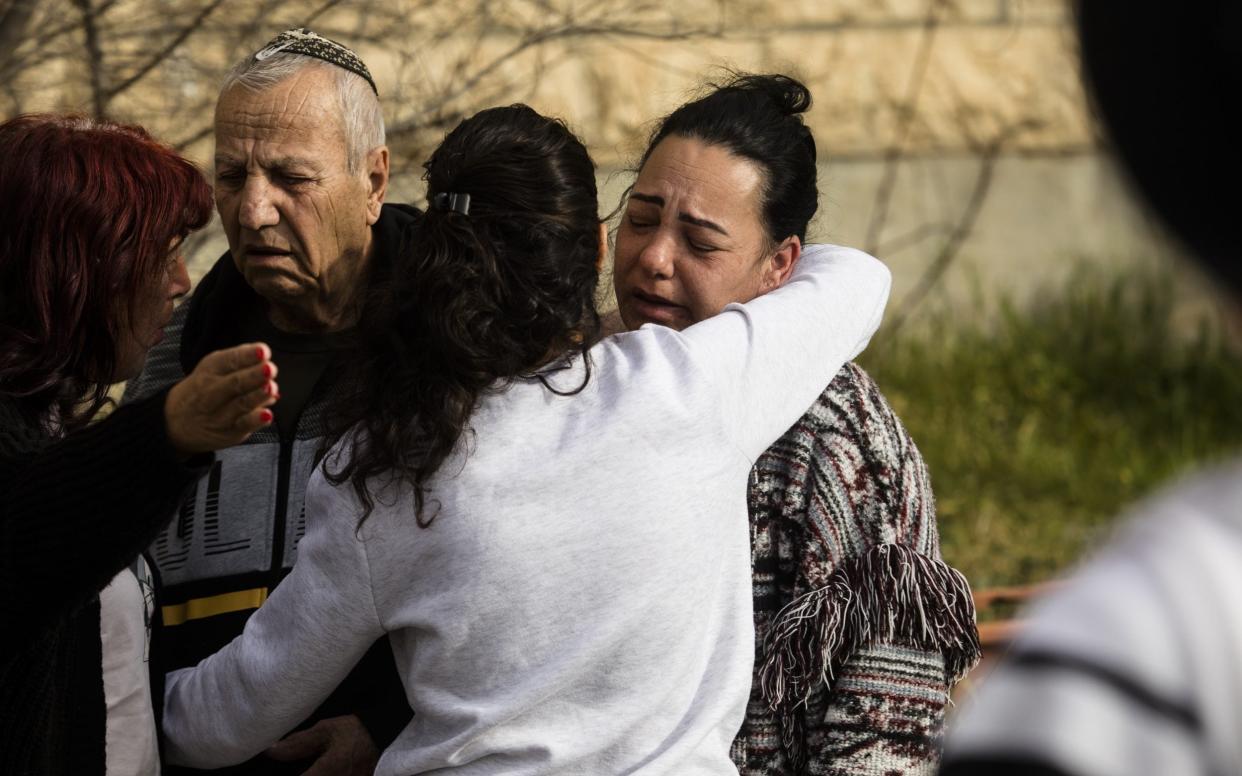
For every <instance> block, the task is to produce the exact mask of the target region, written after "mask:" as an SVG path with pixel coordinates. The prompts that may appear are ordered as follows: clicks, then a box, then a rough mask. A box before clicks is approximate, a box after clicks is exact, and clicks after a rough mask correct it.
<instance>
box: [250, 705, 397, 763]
mask: <svg viewBox="0 0 1242 776" xmlns="http://www.w3.org/2000/svg"><path fill="white" fill-rule="evenodd" d="M267 756H268V757H270V758H272V759H273V760H280V761H281V762H293V761H295V760H308V759H310V758H312V757H314V758H316V759H315V763H314V764H313V765H311V767H310V770H308V771H306V772H305V773H303V774H302V776H370V774H372V773H374V772H375V766H376V764H377V763H378V762H379V756H380V753H379V749H377V748H376V747H375V742H374V741H372V740H371V734H370V733H368V732H367V729H366V728H365V727H363V726H362V720H360V719H358V717H357V716H355V715H353V714H351V715H349V716H346V717H332V718H331V719H325V720H323V721H321V722H319V723H317V724H316V725H315V726H314V727H312V728H310V729H309V730H302V731H299V732H297V733H292V734H290V735H288V736H285V737H284V738H283V739H281V740H280V741H277V742H276V743H275V744H272V746H271V747H269V748H268V750H267Z"/></svg>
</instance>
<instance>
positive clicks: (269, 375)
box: [263, 361, 272, 380]
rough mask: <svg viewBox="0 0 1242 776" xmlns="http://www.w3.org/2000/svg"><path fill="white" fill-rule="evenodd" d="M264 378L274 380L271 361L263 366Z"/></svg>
mask: <svg viewBox="0 0 1242 776" xmlns="http://www.w3.org/2000/svg"><path fill="white" fill-rule="evenodd" d="M263 376H264V377H266V378H267V379H269V380H271V379H272V362H270V361H269V362H267V363H266V364H264V365H263Z"/></svg>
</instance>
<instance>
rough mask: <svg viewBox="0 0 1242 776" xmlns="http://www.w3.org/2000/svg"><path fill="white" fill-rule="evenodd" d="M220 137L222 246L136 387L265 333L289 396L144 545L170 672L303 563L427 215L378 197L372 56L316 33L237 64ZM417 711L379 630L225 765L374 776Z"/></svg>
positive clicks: (383, 183)
mask: <svg viewBox="0 0 1242 776" xmlns="http://www.w3.org/2000/svg"><path fill="white" fill-rule="evenodd" d="M215 135H216V155H215V196H216V207H217V209H218V211H219V213H220V220H221V222H222V224H223V227H224V230H225V233H226V234H227V236H228V243H229V252H228V254H226V255H225V256H223V257H221V258H220V260H219V261H218V262H217V263H216V265H215V266H214V267H213V268H212V269H211V271H210V272H208V274H207V275H206V277H204V278H203V280H202V282H201V283H200V284H199V286H198V289H197V291H196V293H195V294H194V296H193V298H192V299H190V301H188V302H187V303H186V304H184V305H182V307H181V308H180V309H179V310H178V311H177V314H176V317H175V318H174V319H173V321H172V323H171V325H170V326H168V327H167V329H166V334H167V336H166V339H165V340H164V341H163V342H162V343H161V344H160V345H159V346H157V347H156V348H155V349H153V350H152V351H151V354H150V356H149V357H148V360H147V364H146V368H145V369H144V371H143V373H142V375H141V376H140V377H139V378H138V379H137V380H135V381H134V382H133V383H131V385H130V387H129V389H128V391H127V393H126V399H127V400H130V399H136V398H140V397H142V396H145V395H148V394H150V393H152V392H154V391H157V390H159V389H161V388H162V387H164V386H167V385H169V384H170V383H172V382H174V381H176V380H179V379H181V377H182V376H183V375H184V374H186V373H188V372H189V371H191V370H192V369H193V367H194V365H195V364H196V363H197V362H198V360H199V359H200V358H202V356H203V355H205V354H206V353H208V352H210V351H212V350H215V349H217V348H220V347H225V346H227V345H231V344H235V343H239V342H245V341H250V340H261V341H264V342H267V343H270V345H271V348H272V352H273V360H274V361H276V362H277V363H278V364H279V365H280V391H281V394H282V395H281V396H280V400H279V402H278V403H277V405H276V406H275V408H274V409H275V415H276V422H275V423H274V424H273V426H272V427H271V428H269V429H267V430H264V431H261V432H260V433H258V434H255V435H254V436H253V437H251V439H250V440H249V442H247V443H246V444H243V445H239V446H237V447H234V448H230V449H228V450H225V451H223V452H221V453H220V454H219V456H218V461H217V463H216V464H215V466H214V467H213V468H212V470H211V472H210V474H209V475H208V477H206V478H205V479H204V480H203V481H202V482H201V483H200V485H199V487H198V490H197V492H196V493H195V494H194V495H193V496H192V497H191V498H190V499H189V500H188V501H187V502H186V504H185V506H184V507H183V508H182V510H181V512H180V514H179V515H178V516H177V518H176V519H174V520H173V522H172V524H171V525H170V527H169V528H168V530H166V531H165V532H164V533H163V534H161V535H160V536H159V537H158V539H157V540H156V542H155V544H154V545H153V546H152V548H151V553H150V554H151V556H152V557H153V560H154V564H155V567H156V569H157V572H158V579H159V582H160V594H159V598H160V600H159V603H160V604H161V606H160V613H161V615H162V619H163V622H162V626H161V627H159V628H158V629H157V632H156V634H155V636H154V638H153V645H154V648H153V659H152V664H153V668H154V671H155V673H156V674H158V675H160V676H159V678H160V679H162V673H163V672H166V671H170V670H173V669H177V668H183V667H186V666H192V665H194V664H196V663H197V662H198V661H199V660H201V659H202V658H204V657H206V656H208V655H210V654H212V653H213V652H215V651H217V650H218V649H220V648H221V647H222V646H224V645H225V644H227V643H228V642H229V641H230V640H232V639H233V637H235V636H237V635H238V634H239V633H240V632H241V631H242V628H243V626H244V625H245V623H246V620H247V619H248V618H249V616H250V614H251V613H252V612H253V611H254V610H255V609H256V608H257V607H258V606H259V605H260V604H262V603H263V601H264V600H265V599H266V597H267V595H268V594H269V592H270V591H271V590H272V588H273V587H275V586H276V585H277V584H278V583H279V582H280V580H281V579H282V578H283V577H284V576H285V575H286V574H287V573H288V572H289V569H290V568H291V567H292V566H293V563H294V559H295V557H296V549H297V543H298V540H299V539H300V538H301V536H302V533H303V531H304V516H303V507H302V502H303V494H304V491H305V488H306V483H307V480H308V479H309V477H310V474H311V471H312V469H313V467H314V465H315V463H316V453H317V449H318V447H319V445H320V442H321V437H322V436H323V434H324V433H325V419H326V418H325V412H326V405H327V403H328V401H329V399H330V398H331V396H332V393H333V390H334V382H335V381H334V379H333V378H334V369H333V365H334V363H335V362H336V360H337V358H338V355H339V354H340V353H341V348H342V347H343V345H344V344H345V342H346V341H347V339H348V336H349V331H350V329H351V328H352V327H353V326H354V325H355V323H356V322H357V320H358V316H359V312H360V310H361V304H362V298H363V295H364V292H365V290H366V288H367V285H368V281H369V279H370V278H371V277H372V276H373V274H374V273H375V272H376V271H377V269H379V270H381V271H382V267H383V266H384V265H385V263H386V262H387V261H388V258H389V257H390V256H391V254H392V253H393V252H394V251H396V250H397V247H398V245H399V243H400V240H401V238H402V235H403V233H404V231H405V229H406V228H407V227H408V226H410V225H412V224H413V223H414V221H415V219H416V218H417V216H418V212H417V211H416V210H414V209H413V208H409V207H405V206H400V205H395V206H394V205H384V204H383V202H384V195H385V192H386V189H387V186H388V149H387V147H386V146H385V145H384V123H383V116H382V113H381V110H380V105H379V100H378V97H377V93H376V90H375V84H374V81H373V80H372V78H371V75H370V73H369V72H368V70H367V68H366V66H365V65H364V64H363V63H362V62H361V61H360V60H359V59H358V58H357V57H356V56H355V55H354V54H353V52H351V51H349V50H348V49H346V48H345V47H343V46H341V45H339V44H337V43H335V42H332V41H330V40H327V39H326V38H322V37H320V36H318V35H316V34H314V33H312V32H309V31H306V30H290V31H287V32H284V33H282V34H281V35H279V36H277V37H276V38H275V39H274V40H272V42H271V43H270V44H268V46H266V47H265V48H263V49H262V50H260V51H258V52H257V53H255V54H254V55H252V56H250V57H247V58H246V59H245V60H243V61H242V62H241V63H239V64H238V65H237V66H236V67H234V68H233V70H232V71H231V72H230V73H229V75H228V76H227V77H226V79H225V82H224V86H223V88H222V90H221V93H220V98H219V101H218V103H217V106H216V114H215ZM160 687H162V684H160V683H159V682H158V681H157V689H156V702H157V703H158V702H159V701H160V700H161V693H160V690H159V688H160ZM409 718H410V710H409V707H408V705H407V704H406V701H405V698H404V695H403V694H402V690H401V684H400V681H399V679H398V678H397V675H396V669H395V666H394V665H393V661H392V654H391V651H390V650H389V648H388V645H387V643H386V642H379V643H377V644H376V645H375V646H374V647H373V648H372V649H371V651H370V653H368V655H367V657H366V658H364V659H363V661H362V662H361V663H359V664H358V667H357V668H356V669H355V670H354V673H353V674H352V675H351V676H350V678H349V679H348V680H347V681H346V682H345V683H344V684H342V685H341V687H340V688H339V689H338V690H337V692H336V693H335V694H334V695H333V697H332V698H330V699H329V700H328V701H327V702H326V703H325V704H324V706H323V707H321V708H320V709H319V711H318V712H317V714H316V715H315V716H314V717H313V718H312V719H311V720H308V721H307V725H306V726H304V727H308V728H309V729H306V730H303V731H301V732H298V733H294V734H293V735H291V736H289V737H288V738H286V739H285V740H284V741H282V742H281V743H279V744H277V745H276V746H275V747H273V748H272V749H271V750H269V752H268V753H267V755H266V756H264V757H260V758H256V760H254V761H251V762H250V763H247V764H246V765H243V766H240V767H239V768H237V769H234V770H230V771H229V773H237V774H241V773H262V774H271V773H281V772H283V771H282V770H281V768H282V767H283V768H288V769H289V772H291V773H302V772H303V771H304V770H306V767H307V764H308V762H309V761H312V760H313V761H314V762H315V764H316V769H315V773H317V774H318V773H324V774H327V773H371V771H372V770H373V769H374V766H375V762H376V759H377V757H378V752H379V750H382V749H383V748H384V747H385V746H386V745H387V744H388V743H389V742H390V741H391V740H392V738H393V737H395V735H396V734H397V732H399V731H400V729H401V728H402V727H403V726H404V725H405V724H406V722H408V721H409ZM278 761H285V762H283V763H282V762H278ZM177 772H182V771H179V770H177V769H175V768H169V769H167V770H166V773H177Z"/></svg>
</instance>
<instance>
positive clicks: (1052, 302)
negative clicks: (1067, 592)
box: [860, 275, 1242, 589]
mask: <svg viewBox="0 0 1242 776" xmlns="http://www.w3.org/2000/svg"><path fill="white" fill-rule="evenodd" d="M1169 281H1170V279H1169V278H1167V277H1153V276H1131V277H1128V278H1126V279H1122V280H1117V279H1102V278H1099V277H1091V276H1088V275H1079V276H1077V277H1075V278H1074V279H1073V280H1072V282H1070V283H1069V284H1068V285H1067V286H1066V288H1064V289H1061V290H1060V292H1059V293H1056V294H1053V295H1045V296H1044V297H1043V301H1042V302H1039V303H1034V304H1031V305H1029V306H1027V307H1025V308H1024V309H1016V308H1015V306H1014V305H1012V304H1009V303H1005V302H1002V303H1000V304H999V305H998V306H997V310H996V311H995V314H991V313H989V314H980V315H976V316H973V320H972V321H968V322H963V320H962V315H961V314H960V312H959V313H958V314H957V315H954V316H949V315H941V316H931V317H930V320H928V319H927V318H924V319H922V321H921V322H920V323H917V324H915V323H911V324H908V325H907V327H906V329H905V330H903V331H902V332H901V333H900V334H899V335H898V336H896V337H886V336H885V333H884V332H883V331H881V332H880V334H879V335H877V337H876V338H875V339H874V340H873V343H872V347H871V349H870V350H868V351H867V353H866V354H864V356H863V357H862V358H861V359H860V360H861V362H862V364H863V366H864V367H865V368H866V369H867V370H868V371H869V372H870V373H871V374H872V375H873V376H874V377H875V379H876V381H877V382H878V383H879V384H880V386H881V388H882V389H883V390H884V392H885V394H886V395H887V396H888V398H889V400H890V401H891V402H892V404H893V406H894V407H895V408H896V410H897V413H898V414H899V416H900V417H901V418H902V420H903V422H904V423H905V424H906V426H907V427H908V428H909V430H910V433H911V435H912V436H913V437H914V440H915V442H916V443H917V444H918V446H919V449H920V450H921V451H922V452H923V455H924V457H925V458H926V460H927V464H928V467H929V468H930V470H931V474H932V485H933V487H934V489H935V491H936V496H937V501H938V506H939V519H940V532H941V538H942V548H943V553H944V556H945V558H946V560H948V561H949V562H950V563H952V564H953V565H954V566H956V567H957V568H959V569H960V570H961V571H962V572H963V573H965V574H966V575H967V577H968V578H969V579H970V580H971V583H972V585H974V586H975V588H976V589H979V588H984V587H990V586H994V585H1007V584H1020V583H1028V582H1035V581H1041V580H1045V579H1049V578H1052V577H1054V576H1055V575H1056V574H1057V573H1058V572H1060V571H1062V570H1064V569H1065V568H1066V566H1068V565H1070V564H1071V563H1072V562H1073V561H1074V560H1075V559H1077V558H1078V557H1079V556H1080V555H1081V554H1082V553H1083V552H1084V550H1086V549H1087V548H1089V547H1091V546H1093V545H1094V544H1095V543H1096V542H1098V540H1099V538H1100V537H1101V536H1103V535H1106V534H1107V531H1108V529H1109V527H1110V526H1111V525H1112V524H1113V522H1114V520H1115V518H1116V516H1117V515H1118V513H1119V512H1120V511H1122V510H1124V509H1125V507H1126V506H1128V505H1129V504H1131V503H1133V502H1134V501H1135V500H1137V499H1139V498H1141V497H1142V496H1143V495H1145V494H1148V493H1150V492H1152V491H1153V490H1154V489H1156V488H1158V487H1159V486H1160V485H1162V484H1164V483H1166V482H1168V481H1169V480H1170V479H1171V478H1173V477H1174V476H1176V475H1177V474H1179V473H1181V472H1184V471H1186V470H1187V469H1189V468H1193V467H1195V466H1198V465H1201V464H1204V463H1208V462H1210V461H1213V460H1219V459H1220V458H1222V457H1225V456H1227V455H1229V454H1230V453H1232V452H1236V451H1238V450H1240V449H1242V356H1239V354H1238V353H1237V352H1234V351H1233V350H1232V349H1231V348H1230V347H1229V346H1228V345H1227V344H1225V343H1224V342H1223V341H1222V338H1221V336H1220V333H1219V332H1220V326H1219V322H1218V321H1211V320H1205V321H1202V322H1201V323H1200V325H1199V326H1198V327H1197V328H1195V330H1194V331H1192V332H1187V331H1186V330H1185V327H1184V326H1182V327H1181V331H1176V329H1177V328H1178V327H1176V326H1174V322H1173V301H1172V294H1171V292H1170V291H1169V290H1168V289H1170V288H1171V287H1172V285H1173V284H1172V283H1171V282H1169Z"/></svg>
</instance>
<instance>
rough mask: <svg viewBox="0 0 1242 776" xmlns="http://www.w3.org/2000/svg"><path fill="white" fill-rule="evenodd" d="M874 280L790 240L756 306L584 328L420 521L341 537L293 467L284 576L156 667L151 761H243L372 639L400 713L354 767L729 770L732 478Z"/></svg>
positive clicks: (879, 295) (741, 533)
mask: <svg viewBox="0 0 1242 776" xmlns="http://www.w3.org/2000/svg"><path fill="white" fill-rule="evenodd" d="M888 290H889V273H888V271H887V270H886V269H885V268H884V266H883V265H882V264H880V263H879V262H878V261H876V260H875V259H873V258H871V257H870V256H867V255H866V254H864V253H861V252H859V251H856V250H853V249H850V248H841V247H835V246H815V247H809V248H808V249H807V250H806V251H805V252H804V254H803V257H802V259H801V261H800V262H799V264H798V267H797V269H796V270H795V272H794V274H793V276H792V278H791V279H790V280H789V281H788V282H787V283H786V284H785V285H784V286H783V287H781V288H779V289H777V290H775V291H773V292H771V293H769V294H767V295H765V296H763V297H760V298H758V299H755V300H754V301H751V302H748V303H747V304H744V305H738V304H731V305H729V306H728V307H727V308H726V309H725V311H724V312H723V313H721V314H720V315H718V316H715V317H713V318H711V319H709V320H706V321H703V322H701V323H698V324H696V325H694V326H691V327H689V328H687V329H685V330H684V331H682V332H677V331H674V330H672V329H668V328H664V327H661V326H654V325H647V326H644V327H642V328H641V329H639V330H638V331H634V332H628V333H625V334H620V335H616V336H613V337H609V338H607V339H605V340H603V341H602V342H600V343H599V344H598V345H596V346H595V347H593V348H592V349H591V351H590V356H591V363H592V372H591V380H590V382H589V383H588V385H587V387H586V389H585V390H583V391H582V392H581V393H578V394H576V395H572V396H558V395H556V394H554V393H552V392H551V391H549V390H547V388H545V387H544V386H543V385H542V384H541V383H540V382H538V381H537V380H528V381H518V382H516V383H514V384H513V385H511V386H510V387H509V388H507V389H505V390H501V391H496V392H493V393H491V394H489V395H487V396H486V397H485V398H484V399H483V400H482V402H481V404H480V406H479V407H478V409H477V410H476V412H475V414H474V416H473V418H472V420H471V424H470V425H471V427H472V428H473V433H472V434H470V435H469V439H468V444H465V445H463V446H461V447H462V448H463V449H466V450H467V451H468V452H467V454H465V455H464V456H463V455H462V454H461V453H460V452H458V453H456V454H455V455H454V456H453V457H450V458H449V459H448V460H447V461H446V462H445V464H444V465H443V466H442V467H441V470H440V472H439V474H437V475H436V477H435V478H434V480H433V481H432V483H431V485H432V493H430V494H429V498H428V504H433V503H437V502H438V503H439V505H440V511H439V513H438V516H437V517H436V519H435V521H434V523H432V525H431V526H430V527H429V528H426V529H422V528H419V527H418V526H417V525H416V523H415V520H414V515H413V509H412V498H411V496H410V493H409V492H408V490H403V491H402V492H401V493H399V494H391V493H390V494H388V495H387V496H385V498H384V499H383V501H382V503H377V506H376V510H375V512H374V513H373V514H372V515H371V516H370V518H369V519H368V520H367V522H366V523H365V524H364V525H363V527H362V529H361V531H360V532H359V533H358V534H357V535H355V528H356V526H357V522H358V517H359V515H360V512H361V510H360V507H359V504H358V502H357V500H356V498H355V497H354V495H353V491H352V489H351V488H350V487H349V486H348V485H345V486H342V487H335V488H334V487H332V486H330V485H329V484H327V482H326V481H325V480H324V479H323V477H322V473H316V474H315V476H314V477H313V479H312V481H311V483H310V486H309V490H308V492H307V497H306V518H307V533H306V536H305V537H304V538H303V539H302V541H301V543H300V546H299V548H298V560H297V563H296V564H295V566H294V569H293V572H292V573H291V574H290V575H289V577H288V578H287V579H285V581H284V582H283V583H282V584H281V585H280V587H279V588H277V589H276V591H275V592H274V593H273V595H272V596H271V598H270V599H269V600H268V602H267V603H266V604H264V605H263V606H262V607H261V608H260V609H259V610H258V611H257V612H256V613H255V614H254V615H253V616H252V617H251V618H250V621H249V622H248V623H247V625H246V629H245V632H244V633H242V635H241V636H239V637H238V638H236V639H235V640H234V641H233V642H232V643H230V644H229V645H228V646H226V647H225V648H224V649H222V650H221V651H220V652H218V653H217V654H215V655H212V656H211V657H209V658H207V659H206V660H204V661H203V662H202V663H200V664H199V665H198V666H197V667H196V668H193V669H184V670H181V671H176V672H173V673H171V674H169V676H168V682H167V693H166V702H165V716H164V733H165V736H166V738H167V744H168V749H167V755H168V756H169V759H170V761H171V762H173V763H177V764H184V765H192V766H197V767H207V768H210V767H219V766H224V765H229V764H232V763H237V762H241V761H244V760H246V759H247V758H249V757H252V756H254V755H255V754H257V753H259V752H261V751H262V750H263V749H264V748H265V747H267V746H268V745H270V744H272V743H273V742H275V741H276V740H277V739H279V738H280V737H281V736H283V735H284V734H286V733H287V732H288V731H289V730H290V729H292V728H293V727H294V726H295V725H296V724H297V723H299V722H301V721H302V720H303V719H304V718H305V717H306V716H308V715H309V714H310V712H311V711H313V710H314V709H315V708H316V706H317V705H318V704H319V703H320V702H321V701H322V700H323V699H324V698H326V697H327V695H328V694H329V693H330V692H331V691H332V690H333V689H334V688H335V687H336V686H337V685H338V684H339V683H340V682H341V680H342V679H344V678H345V676H346V674H347V673H348V672H349V670H350V668H352V667H353V665H354V663H355V662H356V661H357V660H358V659H359V658H360V657H361V656H362V655H363V653H364V652H365V651H366V650H367V648H368V647H369V646H370V645H371V644H372V643H373V642H374V641H375V640H376V639H377V638H379V637H381V636H383V635H384V634H385V633H387V634H389V636H390V642H391V645H392V649H393V652H394V654H395V657H396V662H397V666H398V670H399V671H400V674H401V679H402V681H403V683H404V685H405V689H406V696H407V697H408V699H409V702H410V706H411V708H413V710H414V717H413V719H412V721H411V722H410V724H409V725H408V726H407V727H406V728H405V730H404V731H402V733H401V734H400V735H399V736H398V737H397V739H396V741H394V742H393V744H392V745H391V746H390V747H389V748H388V749H387V750H386V751H385V752H384V755H383V757H382V759H381V760H380V764H379V767H378V769H377V770H376V773H377V774H381V775H385V774H410V773H422V772H426V771H432V770H439V769H444V770H446V771H452V772H453V773H461V774H493V773H504V774H514V775H516V774H616V773H643V774H678V775H679V776H693V775H694V774H713V775H715V774H722V773H735V772H736V770H735V768H734V766H733V764H732V763H731V761H730V760H729V746H730V744H731V743H732V741H733V738H734V736H735V734H736V733H737V730H738V728H739V727H740V725H741V722H742V717H743V714H744V711H745V706H746V701H747V697H748V695H749V692H750V678H751V666H752V662H753V640H754V626H753V623H752V621H751V570H750V542H749V530H748V518H747V507H746V483H747V477H748V475H749V472H750V468H751V465H752V463H753V462H754V460H755V459H756V458H757V457H758V456H759V455H760V454H761V453H762V452H763V451H764V450H765V449H766V448H767V447H768V446H769V445H770V444H771V443H772V442H774V441H775V440H776V439H777V438H778V437H779V436H780V435H781V434H782V433H784V432H785V431H786V430H787V429H788V428H789V427H790V426H791V425H792V424H793V423H794V422H795V421H796V420H797V419H798V417H799V416H800V415H801V414H802V413H803V412H804V411H805V410H806V408H807V407H808V406H810V405H811V403H812V402H813V401H814V400H815V398H816V397H817V396H818V395H819V393H820V392H821V391H822V390H823V387H824V386H825V385H827V384H828V382H829V381H830V380H831V379H832V377H833V375H835V374H836V372H837V371H838V370H839V369H840V368H841V366H842V365H843V364H844V363H845V362H846V361H848V360H849V359H851V358H853V357H854V356H856V355H857V354H858V353H859V352H861V351H862V350H863V348H864V347H865V346H866V344H867V341H868V339H869V338H870V337H871V335H872V334H873V333H874V331H875V330H876V328H877V327H878V326H879V323H880V319H881V316H882V313H883V309H884V304H885V302H886V301H887V297H888ZM582 374H583V367H582V363H581V359H579V360H578V362H577V363H575V365H574V366H573V367H572V368H571V369H568V370H565V371H561V372H556V373H553V377H552V378H551V379H552V380H553V382H554V384H555V385H556V386H557V387H558V388H561V389H571V388H574V387H576V386H577V385H578V384H579V383H580V382H581V377H582ZM344 452H345V454H348V451H347V450H346V451H344ZM330 455H331V453H330ZM394 496H395V497H394Z"/></svg>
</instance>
